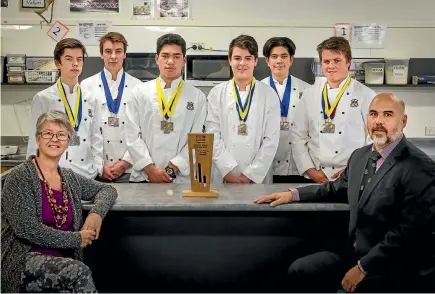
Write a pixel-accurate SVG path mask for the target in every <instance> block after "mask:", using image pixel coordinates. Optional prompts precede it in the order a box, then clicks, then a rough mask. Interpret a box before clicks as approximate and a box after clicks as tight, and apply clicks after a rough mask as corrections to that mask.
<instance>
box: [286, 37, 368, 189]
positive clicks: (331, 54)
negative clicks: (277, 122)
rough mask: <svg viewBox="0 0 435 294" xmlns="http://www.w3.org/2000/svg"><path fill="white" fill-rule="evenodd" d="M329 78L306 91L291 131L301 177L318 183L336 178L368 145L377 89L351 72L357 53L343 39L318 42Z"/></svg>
mask: <svg viewBox="0 0 435 294" xmlns="http://www.w3.org/2000/svg"><path fill="white" fill-rule="evenodd" d="M317 51H318V53H319V58H320V60H321V63H322V70H323V72H324V74H325V76H326V81H322V82H319V83H315V84H314V85H313V86H311V87H309V88H308V89H307V90H305V91H304V93H303V95H302V99H301V103H300V104H301V105H300V107H299V108H298V111H296V115H295V118H294V122H293V129H292V131H291V137H292V152H293V158H294V159H295V162H296V166H297V168H298V171H299V173H300V174H301V175H305V176H307V177H309V178H310V179H311V180H313V181H314V182H315V183H325V182H327V181H330V180H334V179H337V178H338V177H339V176H340V173H341V172H342V171H343V170H344V168H345V166H346V163H347V160H348V159H349V157H350V155H351V154H352V152H353V151H354V150H355V149H357V148H360V147H362V146H364V145H366V144H368V143H369V137H368V133H367V129H366V127H365V125H366V120H367V113H368V107H369V105H370V102H371V101H372V99H373V98H374V97H375V95H376V93H375V92H374V91H373V90H372V89H370V88H368V87H366V86H364V85H363V84H361V83H360V82H358V81H357V80H355V79H352V78H351V77H350V76H349V67H350V64H351V61H352V52H351V48H350V44H349V42H348V41H347V40H346V39H344V38H343V37H331V38H329V39H327V40H325V41H323V42H322V43H320V44H319V45H318V46H317Z"/></svg>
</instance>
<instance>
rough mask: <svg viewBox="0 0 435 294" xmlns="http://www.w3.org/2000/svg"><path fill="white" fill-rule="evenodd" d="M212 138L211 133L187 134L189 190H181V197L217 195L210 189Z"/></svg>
mask: <svg viewBox="0 0 435 294" xmlns="http://www.w3.org/2000/svg"><path fill="white" fill-rule="evenodd" d="M213 139H214V135H213V134H203V133H200V134H188V146H189V164H190V184H191V190H185V191H183V197H217V196H218V193H217V192H216V191H213V190H210V184H211V166H212V159H213Z"/></svg>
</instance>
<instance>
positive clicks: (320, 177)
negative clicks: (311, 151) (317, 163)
mask: <svg viewBox="0 0 435 294" xmlns="http://www.w3.org/2000/svg"><path fill="white" fill-rule="evenodd" d="M305 173H306V174H307V175H308V176H309V177H310V179H312V180H313V181H314V182H315V183H317V184H323V183H326V182H329V180H328V178H327V177H326V175H325V174H324V173H323V172H322V171H321V170H316V169H315V168H309V169H307V171H306V172H305Z"/></svg>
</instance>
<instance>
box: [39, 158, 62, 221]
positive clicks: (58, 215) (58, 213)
mask: <svg viewBox="0 0 435 294" xmlns="http://www.w3.org/2000/svg"><path fill="white" fill-rule="evenodd" d="M35 163H36V166H37V167H38V170H39V173H40V174H41V176H42V179H43V181H44V192H45V194H46V195H47V198H48V203H49V204H50V207H51V210H52V211H53V217H54V222H55V225H56V228H58V229H60V228H61V227H62V226H63V225H64V224H65V223H66V218H67V216H68V202H69V200H68V195H67V193H66V184H65V182H64V181H63V179H62V176H60V181H61V186H62V195H63V197H62V200H63V205H62V204H57V201H56V199H55V198H54V196H53V190H52V189H51V187H50V185H49V184H48V181H47V180H46V179H45V177H44V174H43V173H42V170H41V168H40V167H39V164H38V161H37V160H36V158H35ZM59 175H60V173H59Z"/></svg>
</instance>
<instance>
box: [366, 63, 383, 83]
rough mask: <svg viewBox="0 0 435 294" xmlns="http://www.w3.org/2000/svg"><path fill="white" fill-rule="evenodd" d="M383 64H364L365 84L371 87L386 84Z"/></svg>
mask: <svg viewBox="0 0 435 294" xmlns="http://www.w3.org/2000/svg"><path fill="white" fill-rule="evenodd" d="M384 69H385V63H383V62H367V63H364V72H365V83H366V84H369V85H382V84H383V83H384Z"/></svg>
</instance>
